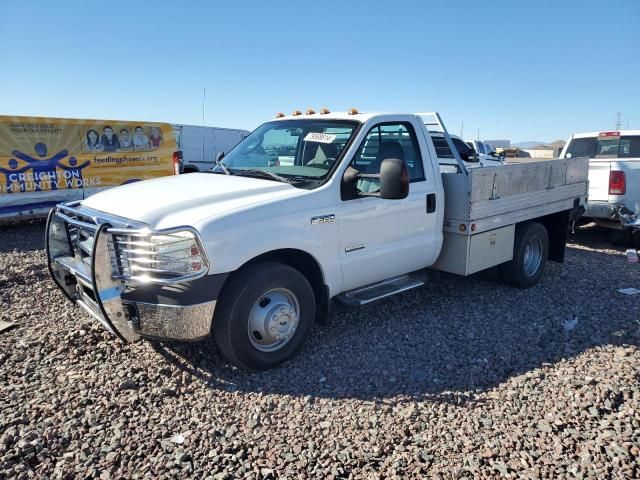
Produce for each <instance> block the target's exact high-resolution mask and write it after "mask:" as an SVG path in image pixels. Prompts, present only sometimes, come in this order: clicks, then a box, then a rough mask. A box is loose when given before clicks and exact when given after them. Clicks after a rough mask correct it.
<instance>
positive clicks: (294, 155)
mask: <svg viewBox="0 0 640 480" xmlns="http://www.w3.org/2000/svg"><path fill="white" fill-rule="evenodd" d="M357 126H358V123H357V122H353V121H341V120H326V121H323V120H307V119H305V120H283V121H276V122H269V123H265V124H264V125H261V126H260V127H258V128H257V129H256V130H255V131H254V132H253V133H251V134H250V135H249V136H248V137H247V138H246V139H245V140H243V141H242V142H241V143H240V144H239V145H238V146H237V147H236V148H234V149H233V150H232V151H231V152H229V154H228V155H227V156H226V157H224V159H223V160H222V163H223V166H221V167H219V168H220V169H222V168H223V167H225V168H226V169H227V170H228V171H229V173H231V174H232V175H233V174H238V175H256V176H258V175H260V176H261V177H262V178H266V179H272V180H279V181H283V180H289V181H292V182H295V181H306V180H321V179H324V178H325V177H326V176H327V175H328V174H329V172H330V171H331V167H332V166H333V165H334V164H335V162H336V161H337V159H338V158H339V157H340V155H341V154H342V152H343V150H344V149H345V147H346V145H347V143H348V142H349V140H350V139H351V137H352V136H353V133H354V132H355V130H356V127H357ZM265 172H267V173H266V174H265Z"/></svg>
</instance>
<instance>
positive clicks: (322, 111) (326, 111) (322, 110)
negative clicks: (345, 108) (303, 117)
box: [320, 107, 331, 115]
mask: <svg viewBox="0 0 640 480" xmlns="http://www.w3.org/2000/svg"><path fill="white" fill-rule="evenodd" d="M328 113H331V110H329V109H328V108H327V107H324V108H321V109H320V115H326V114H328Z"/></svg>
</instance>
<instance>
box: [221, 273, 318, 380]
mask: <svg viewBox="0 0 640 480" xmlns="http://www.w3.org/2000/svg"><path fill="white" fill-rule="evenodd" d="M315 308H316V305H315V296H314V294H313V289H312V288H311V285H310V283H309V281H308V280H307V278H306V277H305V276H304V275H303V274H302V273H300V272H299V271H298V270H296V269H294V268H292V267H290V266H288V265H285V264H282V263H276V262H265V263H258V264H255V265H250V266H248V267H246V268H244V269H242V270H240V271H239V272H237V273H236V274H235V275H234V276H233V277H232V278H231V279H230V280H229V284H228V285H227V286H226V287H225V289H224V291H223V298H222V299H221V301H220V304H219V308H218V309H217V310H216V314H215V318H214V320H213V333H214V336H215V339H216V343H217V344H218V347H219V348H220V350H221V352H222V353H223V354H224V355H225V356H226V357H227V358H228V359H229V360H230V361H231V362H232V363H234V364H236V365H238V366H240V367H243V368H246V369H249V370H266V369H268V368H271V367H274V366H276V365H278V364H279V363H282V362H284V361H285V360H287V359H288V358H291V357H292V356H293V355H294V354H295V353H296V352H297V351H298V350H299V349H300V347H301V346H302V344H303V343H304V341H305V339H306V337H307V336H308V335H309V332H310V331H311V327H312V325H313V319H314V317H315Z"/></svg>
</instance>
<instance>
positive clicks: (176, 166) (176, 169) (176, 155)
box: [173, 151, 182, 175]
mask: <svg viewBox="0 0 640 480" xmlns="http://www.w3.org/2000/svg"><path fill="white" fill-rule="evenodd" d="M181 170H182V152H181V151H177V152H173V173H174V174H175V175H179V174H180V171H181Z"/></svg>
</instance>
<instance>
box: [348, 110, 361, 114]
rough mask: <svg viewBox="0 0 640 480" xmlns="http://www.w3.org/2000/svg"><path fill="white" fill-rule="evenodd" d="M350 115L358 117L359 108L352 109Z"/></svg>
mask: <svg viewBox="0 0 640 480" xmlns="http://www.w3.org/2000/svg"><path fill="white" fill-rule="evenodd" d="M348 113H349V115H357V114H358V113H360V112H358V109H357V108H350V109H349V112H348Z"/></svg>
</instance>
